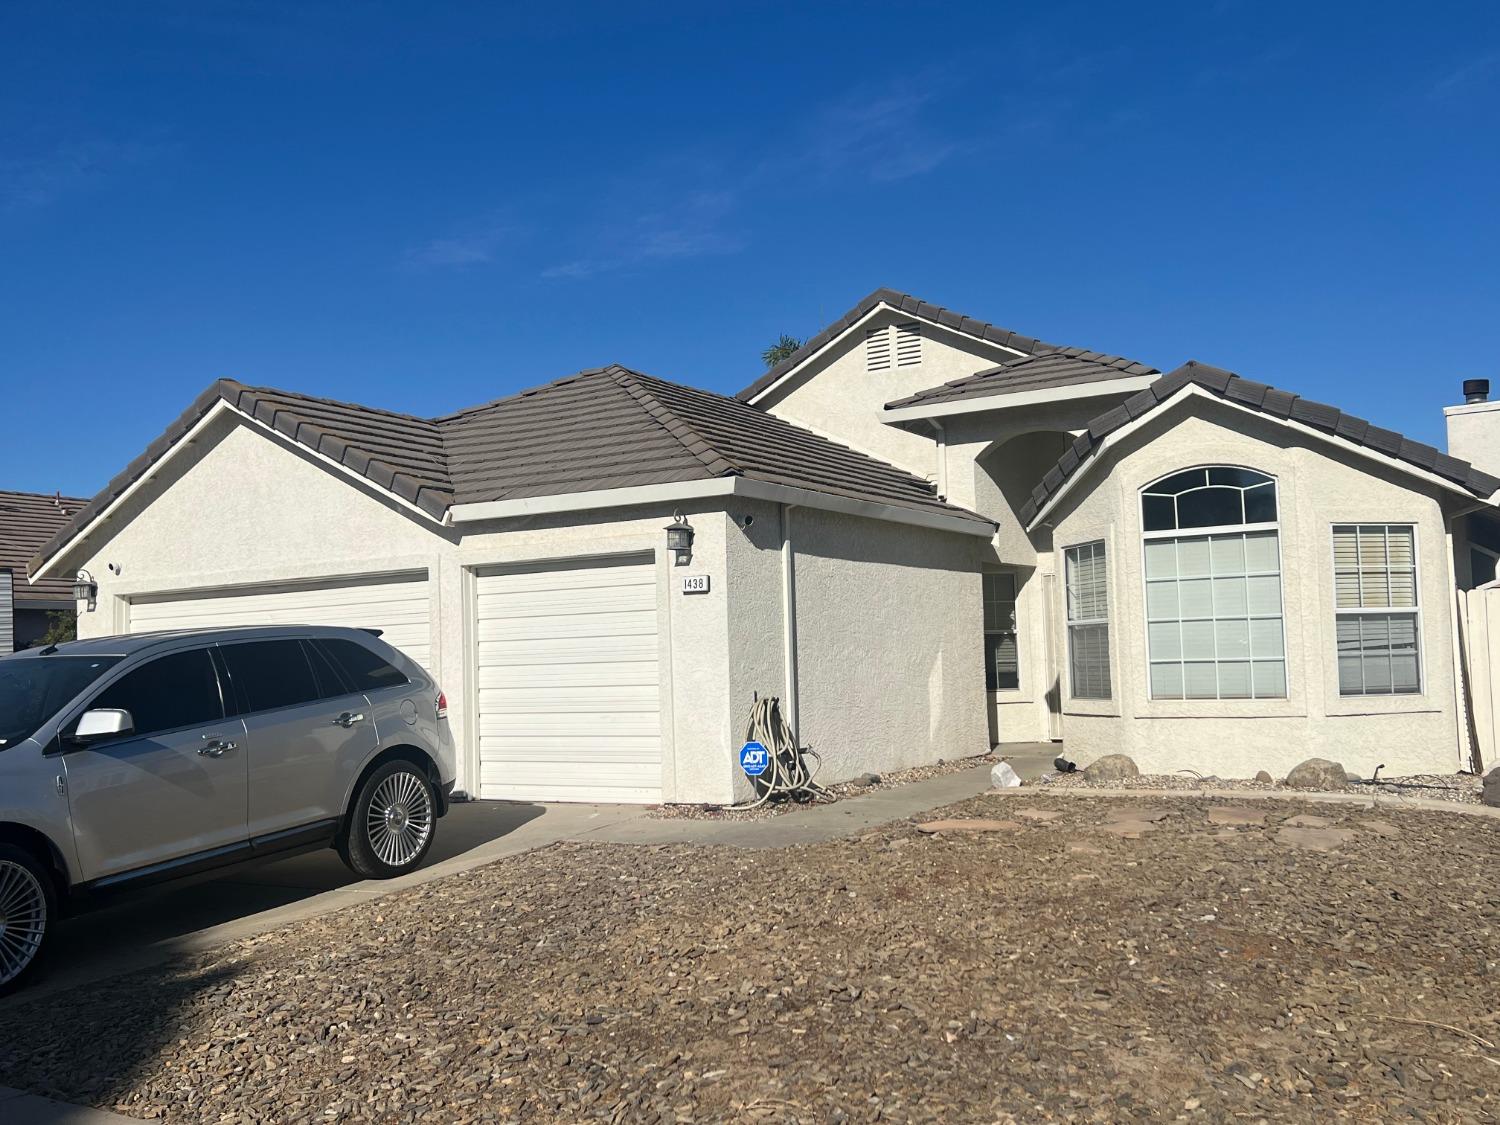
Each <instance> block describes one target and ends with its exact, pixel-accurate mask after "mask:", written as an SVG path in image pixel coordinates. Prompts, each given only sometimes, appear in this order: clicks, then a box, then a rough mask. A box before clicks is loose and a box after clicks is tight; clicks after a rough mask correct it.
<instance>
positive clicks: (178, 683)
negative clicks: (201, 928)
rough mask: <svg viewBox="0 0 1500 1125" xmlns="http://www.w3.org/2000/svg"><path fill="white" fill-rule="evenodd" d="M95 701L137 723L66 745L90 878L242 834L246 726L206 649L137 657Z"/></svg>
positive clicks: (232, 842)
mask: <svg viewBox="0 0 1500 1125" xmlns="http://www.w3.org/2000/svg"><path fill="white" fill-rule="evenodd" d="M88 707H89V708H95V707H117V708H121V709H123V710H126V711H129V712H130V715H131V718H132V719H133V720H134V725H135V730H134V731H133V732H132V733H131V734H128V735H125V736H123V737H120V738H116V739H111V740H109V741H107V742H98V743H93V744H91V745H89V746H75V747H71V748H67V749H66V752H65V753H64V754H63V759H62V761H63V772H64V774H65V776H66V781H67V790H68V805H69V810H70V812H71V814H72V818H73V841H74V844H75V846H76V848H77V852H78V863H79V867H80V869H81V870H82V874H83V877H84V879H86V880H94V879H103V878H108V877H110V876H113V875H122V874H125V873H126V872H131V871H137V870H140V869H143V868H150V867H155V866H157V865H159V864H168V863H170V862H171V861H173V860H178V859H182V858H183V857H186V856H190V855H193V854H195V853H199V852H207V851H212V850H216V849H228V848H233V847H234V846H236V845H238V844H241V843H243V842H244V840H245V839H246V831H245V805H246V793H247V781H248V774H247V766H246V763H247V755H246V753H245V746H244V745H243V743H244V735H245V728H244V724H243V723H241V722H240V721H239V720H238V719H226V718H225V711H224V702H223V698H222V695H221V693H220V689H219V679H218V675H217V673H216V672H215V669H214V664H213V660H212V658H211V657H210V656H209V653H208V650H207V649H202V648H195V649H188V650H186V651H183V652H174V653H170V654H168V655H166V656H158V657H156V658H154V659H152V660H149V661H147V662H146V663H144V664H140V665H137V666H135V667H134V668H132V669H130V670H129V671H127V672H125V673H124V674H123V675H121V676H119V677H118V678H117V679H115V680H114V681H113V682H112V683H110V684H108V685H107V686H106V687H104V688H103V690H101V691H100V692H99V693H98V694H97V695H96V696H95V697H94V698H93V699H92V700H90V702H89V704H88ZM66 745H67V744H66V742H64V746H66Z"/></svg>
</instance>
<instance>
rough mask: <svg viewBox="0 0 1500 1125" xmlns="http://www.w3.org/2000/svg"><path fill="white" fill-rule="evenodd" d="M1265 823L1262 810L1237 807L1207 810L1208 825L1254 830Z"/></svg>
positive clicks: (1225, 806) (1227, 806) (1219, 807)
mask: <svg viewBox="0 0 1500 1125" xmlns="http://www.w3.org/2000/svg"><path fill="white" fill-rule="evenodd" d="M1265 822H1266V814H1265V811H1264V810H1263V809H1247V808H1244V807H1242V806H1239V805H1221V806H1217V807H1215V808H1211V809H1209V810H1208V823H1210V824H1214V825H1226V826H1228V827H1231V828H1254V827H1259V826H1261V825H1263V824H1265Z"/></svg>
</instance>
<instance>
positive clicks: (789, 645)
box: [781, 504, 802, 742]
mask: <svg viewBox="0 0 1500 1125" xmlns="http://www.w3.org/2000/svg"><path fill="white" fill-rule="evenodd" d="M795 507H796V505H795V504H783V505H781V657H782V662H783V665H784V667H785V668H786V697H785V699H783V700H782V702H783V703H784V704H785V707H784V708H783V714H784V715H785V716H786V721H787V725H788V726H790V727H791V728H792V734H793V735H794V736H795V737H796V738H797V739H798V741H799V742H800V741H801V738H802V726H801V723H800V722H799V718H800V715H799V708H798V699H797V568H796V558H795V555H794V554H793V551H792V509H793V508H795Z"/></svg>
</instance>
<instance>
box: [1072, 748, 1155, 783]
mask: <svg viewBox="0 0 1500 1125" xmlns="http://www.w3.org/2000/svg"><path fill="white" fill-rule="evenodd" d="M1083 772H1084V773H1085V774H1086V775H1087V776H1088V779H1089V780H1090V781H1124V780H1125V779H1127V778H1131V777H1140V775H1141V771H1140V769H1139V768H1137V766H1136V764H1135V761H1134V760H1133V759H1132V758H1130V757H1128V756H1127V755H1125V754H1106V755H1104V757H1102V758H1097V759H1095V760H1094V761H1092V762H1090V763H1089V765H1088V767H1087V768H1086V769H1085V770H1084V771H1083Z"/></svg>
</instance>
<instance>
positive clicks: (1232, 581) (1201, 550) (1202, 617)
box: [1146, 531, 1286, 699]
mask: <svg viewBox="0 0 1500 1125" xmlns="http://www.w3.org/2000/svg"><path fill="white" fill-rule="evenodd" d="M1146 633H1147V647H1148V653H1149V656H1148V660H1149V665H1150V686H1151V696H1152V698H1153V699H1281V698H1285V696H1286V651H1285V643H1284V642H1285V630H1284V628H1283V625H1282V615H1281V567H1280V552H1279V550H1278V544H1277V533H1276V532H1275V531H1244V532H1229V533H1224V534H1216V535H1198V536H1183V537H1179V538H1174V539H1153V540H1149V541H1148V542H1147V544H1146Z"/></svg>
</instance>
